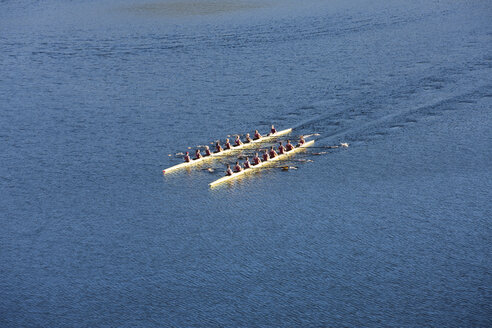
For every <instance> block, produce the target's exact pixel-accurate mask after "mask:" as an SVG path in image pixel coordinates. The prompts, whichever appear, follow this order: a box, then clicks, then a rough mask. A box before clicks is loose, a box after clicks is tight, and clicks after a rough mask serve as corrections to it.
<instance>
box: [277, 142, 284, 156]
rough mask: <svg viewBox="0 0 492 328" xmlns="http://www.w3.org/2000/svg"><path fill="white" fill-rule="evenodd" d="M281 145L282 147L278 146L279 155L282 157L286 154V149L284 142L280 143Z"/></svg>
mask: <svg viewBox="0 0 492 328" xmlns="http://www.w3.org/2000/svg"><path fill="white" fill-rule="evenodd" d="M279 143H280V145H279V146H278V153H279V154H280V155H282V154H285V147H284V145H282V141H280V142H279Z"/></svg>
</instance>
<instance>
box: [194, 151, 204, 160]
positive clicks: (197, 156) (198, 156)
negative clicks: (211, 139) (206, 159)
mask: <svg viewBox="0 0 492 328" xmlns="http://www.w3.org/2000/svg"><path fill="white" fill-rule="evenodd" d="M202 157H203V156H202V154H200V149H197V150H196V151H195V159H200V158H202Z"/></svg>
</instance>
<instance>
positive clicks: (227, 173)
mask: <svg viewBox="0 0 492 328" xmlns="http://www.w3.org/2000/svg"><path fill="white" fill-rule="evenodd" d="M226 175H232V170H231V166H230V165H229V164H227V170H226Z"/></svg>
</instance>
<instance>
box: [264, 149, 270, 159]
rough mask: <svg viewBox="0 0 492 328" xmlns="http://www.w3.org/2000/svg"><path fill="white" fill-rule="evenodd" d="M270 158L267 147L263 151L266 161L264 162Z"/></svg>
mask: <svg viewBox="0 0 492 328" xmlns="http://www.w3.org/2000/svg"><path fill="white" fill-rule="evenodd" d="M269 159H270V156H268V152H267V150H266V149H265V150H264V151H263V161H264V162H266V161H268V160H269Z"/></svg>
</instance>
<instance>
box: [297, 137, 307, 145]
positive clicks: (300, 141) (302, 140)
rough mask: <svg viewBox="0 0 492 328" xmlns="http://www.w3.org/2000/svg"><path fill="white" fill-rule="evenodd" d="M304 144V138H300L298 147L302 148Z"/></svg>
mask: <svg viewBox="0 0 492 328" xmlns="http://www.w3.org/2000/svg"><path fill="white" fill-rule="evenodd" d="M305 143H306V140H304V136H301V138H300V139H299V146H302V145H304V144H305Z"/></svg>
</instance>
